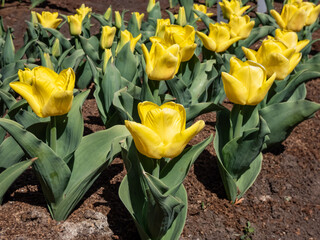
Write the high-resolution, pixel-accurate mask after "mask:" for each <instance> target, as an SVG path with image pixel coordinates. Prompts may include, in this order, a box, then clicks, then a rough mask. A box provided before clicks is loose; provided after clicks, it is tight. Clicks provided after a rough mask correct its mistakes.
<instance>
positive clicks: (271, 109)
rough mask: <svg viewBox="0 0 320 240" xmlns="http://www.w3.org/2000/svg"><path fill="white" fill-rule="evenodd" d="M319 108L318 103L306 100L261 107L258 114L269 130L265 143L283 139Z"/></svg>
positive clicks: (269, 144)
mask: <svg viewBox="0 0 320 240" xmlns="http://www.w3.org/2000/svg"><path fill="white" fill-rule="evenodd" d="M319 109H320V104H318V103H314V102H310V101H307V100H298V101H292V102H283V103H276V104H273V105H270V106H267V107H265V108H263V109H261V110H260V115H261V117H262V118H263V119H264V120H265V121H266V122H267V124H268V127H269V128H270V131H271V134H270V135H269V140H268V141H267V145H268V146H271V145H273V144H276V143H280V142H282V141H283V140H285V139H286V138H287V137H288V136H289V134H290V133H291V131H292V130H293V128H294V127H295V126H297V125H298V124H299V123H300V122H302V121H304V120H306V119H308V118H310V117H311V116H312V114H314V113H315V112H316V111H318V110H319Z"/></svg>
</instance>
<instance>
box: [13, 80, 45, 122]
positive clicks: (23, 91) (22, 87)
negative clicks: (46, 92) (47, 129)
mask: <svg viewBox="0 0 320 240" xmlns="http://www.w3.org/2000/svg"><path fill="white" fill-rule="evenodd" d="M10 87H11V88H12V89H13V90H14V91H15V92H17V93H18V94H20V95H21V96H22V97H23V98H24V99H25V100H27V102H28V103H29V105H30V107H31V108H32V110H33V111H34V112H35V114H37V115H38V116H39V117H43V116H42V113H41V110H40V109H41V106H40V104H39V103H40V102H39V100H38V97H37V95H35V94H34V92H33V90H34V88H33V87H32V86H30V85H28V84H26V83H23V82H12V83H10Z"/></svg>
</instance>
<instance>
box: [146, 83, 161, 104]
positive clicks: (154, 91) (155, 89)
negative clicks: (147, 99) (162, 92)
mask: <svg viewBox="0 0 320 240" xmlns="http://www.w3.org/2000/svg"><path fill="white" fill-rule="evenodd" d="M159 86H160V81H154V80H150V79H149V87H150V90H151V92H152V96H153V100H154V102H155V103H156V104H158V105H161V99H160V97H159Z"/></svg>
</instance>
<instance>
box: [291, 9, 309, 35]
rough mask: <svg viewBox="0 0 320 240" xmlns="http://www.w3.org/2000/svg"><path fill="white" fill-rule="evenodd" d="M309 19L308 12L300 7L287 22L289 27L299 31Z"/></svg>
mask: <svg viewBox="0 0 320 240" xmlns="http://www.w3.org/2000/svg"><path fill="white" fill-rule="evenodd" d="M306 20H307V13H306V11H305V10H304V9H301V8H300V9H298V11H296V12H295V14H294V15H293V16H292V17H291V19H290V20H289V22H288V23H287V29H289V30H292V31H295V32H299V31H300V30H301V29H302V28H303V27H304V24H305V22H306Z"/></svg>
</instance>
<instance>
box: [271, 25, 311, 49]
mask: <svg viewBox="0 0 320 240" xmlns="http://www.w3.org/2000/svg"><path fill="white" fill-rule="evenodd" d="M275 33H276V36H275V38H274V39H275V40H278V41H280V42H282V43H283V44H284V45H286V47H287V48H294V49H295V50H296V52H300V51H301V50H302V49H303V48H304V47H305V46H307V45H308V43H309V42H310V41H309V40H308V39H305V40H301V41H298V35H297V34H296V33H295V32H291V31H286V30H280V29H276V31H275ZM268 37H269V38H270V39H273V37H270V36H268Z"/></svg>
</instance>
